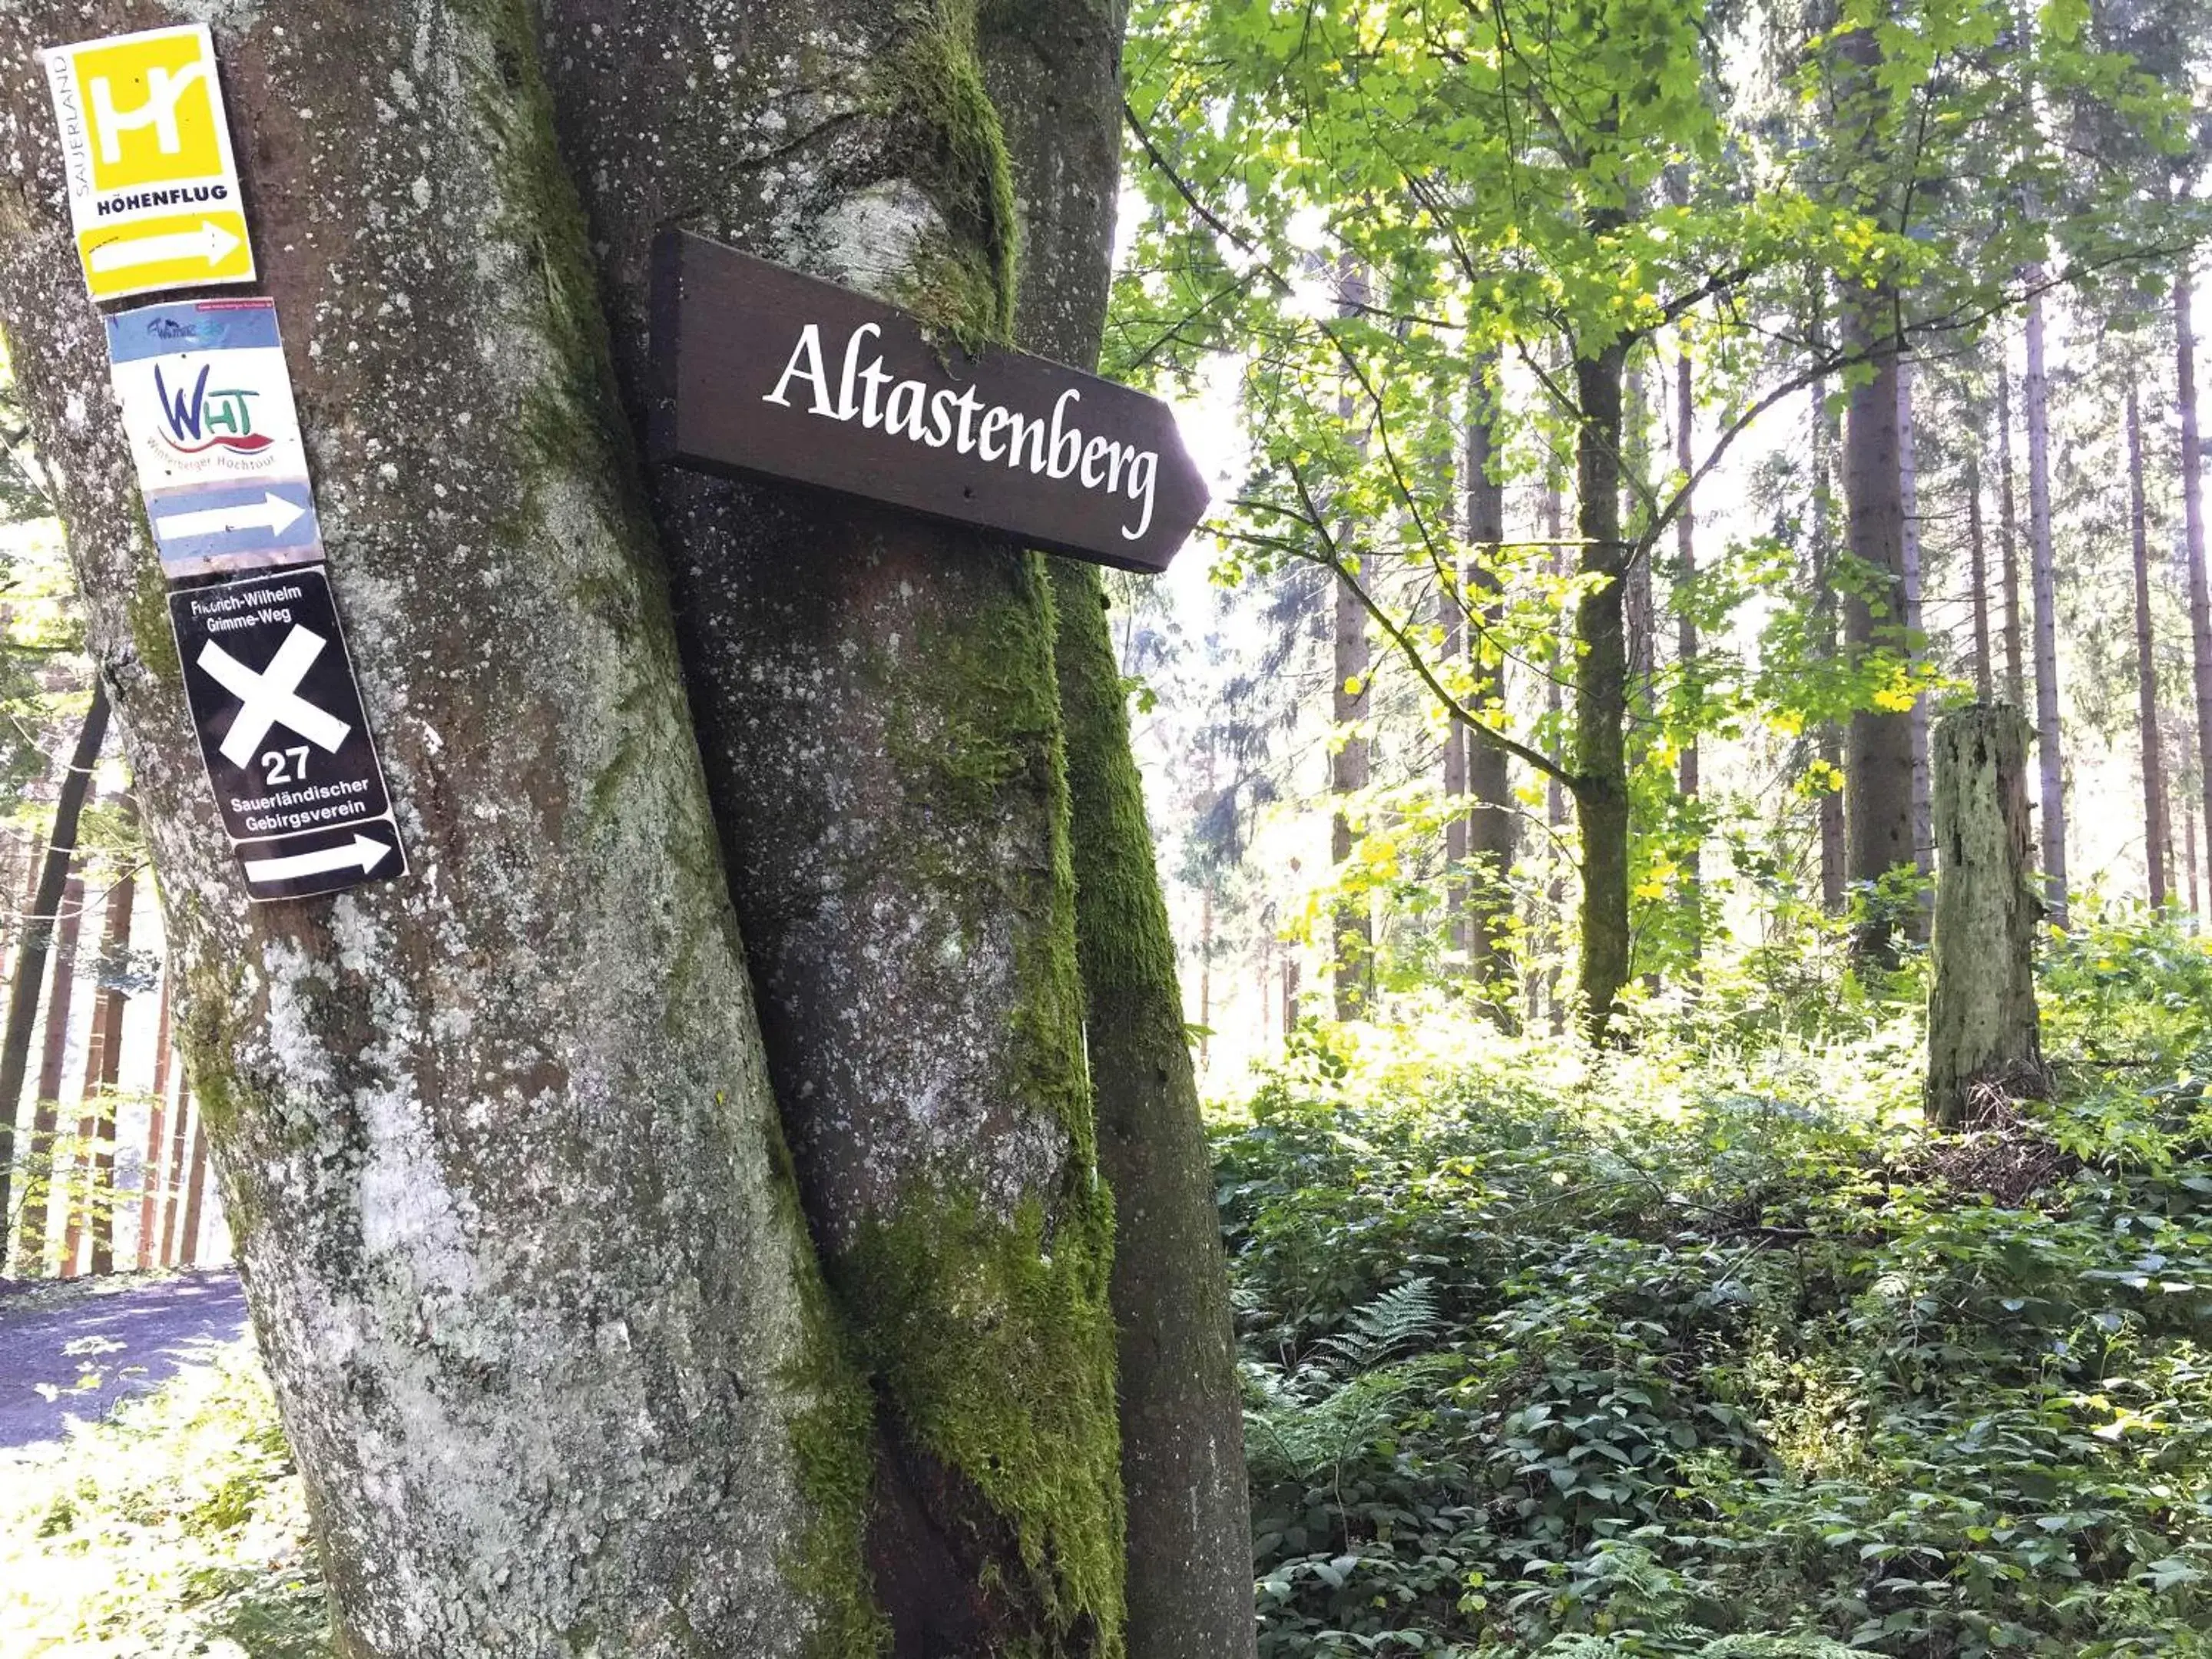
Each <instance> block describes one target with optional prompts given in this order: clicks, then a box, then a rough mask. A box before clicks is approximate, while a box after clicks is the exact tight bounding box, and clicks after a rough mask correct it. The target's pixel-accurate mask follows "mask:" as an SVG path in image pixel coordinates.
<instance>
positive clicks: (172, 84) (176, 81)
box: [89, 63, 208, 167]
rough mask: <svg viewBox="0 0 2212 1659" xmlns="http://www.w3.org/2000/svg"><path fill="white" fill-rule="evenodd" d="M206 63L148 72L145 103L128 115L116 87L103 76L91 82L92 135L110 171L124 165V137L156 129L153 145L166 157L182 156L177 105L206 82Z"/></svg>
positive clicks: (183, 146) (183, 142) (102, 159)
mask: <svg viewBox="0 0 2212 1659" xmlns="http://www.w3.org/2000/svg"><path fill="white" fill-rule="evenodd" d="M207 71H208V66H207V65H206V64H204V63H197V64H185V66H184V68H183V69H181V70H168V69H165V68H155V69H152V70H148V71H147V74H146V101H145V102H144V103H143V104H141V105H140V106H138V107H137V109H135V110H132V111H131V112H130V113H129V114H128V115H125V114H124V113H122V112H120V111H118V109H117V108H116V107H115V90H114V86H113V83H112V82H110V81H109V80H108V78H107V77H106V76H104V75H98V76H94V77H93V78H92V83H91V87H90V88H89V89H90V92H91V94H92V117H93V131H95V132H97V133H98V134H99V135H100V160H101V161H105V162H106V163H107V165H108V166H110V167H119V166H121V165H122V162H123V140H122V135H123V134H125V133H126V132H143V131H145V129H146V128H148V127H151V128H153V129H154V142H155V143H157V144H159V145H160V146H161V154H162V155H179V154H181V153H182V152H183V150H184V148H185V141H184V137H183V135H182V134H180V133H179V131H177V104H178V102H179V100H181V99H182V98H183V97H184V95H185V94H186V93H187V92H190V91H191V89H192V88H194V87H196V86H197V85H198V84H199V83H200V82H202V81H204V80H206V79H207Z"/></svg>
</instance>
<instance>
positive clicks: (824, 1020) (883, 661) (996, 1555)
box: [542, 0, 1124, 1659]
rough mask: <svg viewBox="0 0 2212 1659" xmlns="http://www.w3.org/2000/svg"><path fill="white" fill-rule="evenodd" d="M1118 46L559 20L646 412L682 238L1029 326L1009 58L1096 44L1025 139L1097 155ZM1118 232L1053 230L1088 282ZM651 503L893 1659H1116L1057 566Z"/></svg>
mask: <svg viewBox="0 0 2212 1659" xmlns="http://www.w3.org/2000/svg"><path fill="white" fill-rule="evenodd" d="M1118 27H1119V23H1118V16H1117V15H1115V14H1114V13H1112V12H1110V11H1099V12H1089V11H1085V10H1083V9H1080V8H1073V7H1060V8H1054V9H1048V10H1046V9H1040V10H1037V11H1035V12H1019V13H1016V12H1011V11H1010V12H1008V13H1006V14H1005V15H1001V14H1000V13H997V12H994V11H987V10H986V11H978V12H967V11H963V10H957V9H946V10H941V11H935V10H924V11H921V12H917V11H915V10H914V9H911V8H907V7H902V6H898V5H895V4H892V3H889V0H833V3H829V4H827V5H823V4H812V5H805V6H796V5H794V6H789V7H781V8H772V9H763V8H762V7H759V6H756V5H738V4H734V3H729V0H718V3H710V4H707V5H700V4H697V3H693V0H639V3H635V4H631V5H629V6H627V7H624V8H622V9H619V10H618V11H615V12H611V11H610V9H609V8H607V7H606V6H605V4H603V3H600V0H548V3H546V4H545V5H544V7H543V10H542V28H543V30H544V40H545V45H546V57H547V62H548V64H549V67H550V73H551V79H552V85H553V94H554V107H555V112H556V125H557V126H558V129H559V132H560V138H561V143H562V149H563V150H564V152H565V154H566V155H568V159H569V162H570V166H571V168H572V171H573V173H574V176H575V178H576V179H578V180H579V181H580V184H581V185H582V187H583V193H584V198H585V202H586V207H587V210H588V211H589V213H590V216H591V220H592V240H593V241H594V243H595V245H596V246H597V248H598V250H599V271H600V274H601V279H602V283H603V287H604V292H605V304H606V310H607V314H608V316H609V318H610V319H611V324H612V339H613V345H614V356H615V362H616V364H617V371H618V374H619V377H620V382H621V384H622V386H623V388H624V391H625V394H626V396H627V397H628V398H629V402H630V405H631V407H632V409H633V410H637V409H639V408H641V406H642V389H643V387H644V386H645V385H646V383H647V368H648V362H647V358H648V349H649V348H648V309H649V300H650V276H651V266H650V258H651V249H652V244H653V238H654V236H655V234H657V233H658V232H659V230H660V229H662V228H664V227H665V226H668V225H680V226H683V227H685V228H690V229H693V230H696V231H697V232H699V233H701V234H705V235H708V236H710V237H713V238H714V239H715V240H720V241H723V242H726V243H729V244H732V245H733V246H738V247H742V248H744V249H746V250H748V251H750V252H754V253H757V254H761V255H764V256H766V257H769V258H775V259H778V260H781V261H782V262H783V263H786V264H793V265H797V266H799V267H801V268H803V269H806V270H812V271H814V272H815V273H817V274H818V275H822V276H829V277H831V278H833V279H836V280H838V281H841V282H843V283H847V284H848V285H850V286H853V287H856V288H860V289H865V290H867V291H869V292H872V293H875V294H878V295H882V296H884V297H885V298H887V299H890V300H893V301H897V302H899V303H902V304H903V305H905V306H907V307H908V308H910V309H912V310H915V311H916V312H918V313H921V314H922V315H923V316H924V317H925V318H926V319H928V320H929V321H930V322H932V323H933V324H934V325H936V326H938V327H939V328H941V329H942V330H944V331H945V332H946V333H947V334H948V335H957V336H959V337H966V338H970V339H974V338H979V337H980V338H1000V339H1003V338H1006V337H1008V336H1009V335H1010V333H1011V332H1012V327H1013V325H1014V321H1015V318H1016V314H1017V283H1018V267H1017V258H1016V247H1017V244H1018V240H1019V224H1018V221H1019V208H1018V203H1017V202H1016V199H1015V187H1016V179H1015V174H1014V171H1013V167H1012V157H1011V155H1010V154H1009V147H1008V144H1007V142H1006V131H1005V127H1004V125H1003V123H1002V122H1001V120H1000V115H999V112H998V110H997V108H996V106H995V105H994V102H993V100H992V98H991V96H990V94H989V90H988V86H987V75H988V73H989V70H987V65H990V64H994V63H996V64H999V65H1000V68H1001V69H1005V68H1006V67H1007V66H1008V64H1007V58H1006V54H1007V53H1009V52H1012V51H1014V50H1015V49H1017V48H1019V49H1021V50H1024V51H1027V50H1033V49H1034V50H1042V51H1044V52H1053V51H1055V50H1065V51H1067V52H1070V53H1071V54H1072V56H1073V59H1074V62H1075V65H1076V67H1072V68H1071V70H1070V71H1069V76H1068V79H1067V81H1066V84H1065V86H1064V87H1063V88H1061V89H1060V93H1059V94H1056V95H1057V96H1059V97H1060V98H1061V99H1063V100H1066V101H1064V102H1063V103H1062V105H1061V106H1060V108H1059V109H1058V110H1056V111H1053V112H1050V113H1049V115H1048V113H1047V112H1039V117H1038V118H1040V119H1045V118H1055V119H1066V120H1070V121H1079V122H1081V123H1082V124H1083V125H1084V126H1085V134H1084V137H1083V139H1082V142H1083V143H1087V144H1091V145H1094V146H1095V145H1096V144H1097V143H1100V142H1101V141H1102V140H1101V136H1100V134H1099V133H1098V131H1097V127H1096V120H1097V111H1098V110H1099V109H1100V108H1101V107H1103V100H1104V99H1106V98H1108V97H1109V96H1110V95H1111V93H1112V88H1113V79H1112V77H1113V76H1114V73H1115V64H1116V61H1117V60H1116V56H1115V52H1116V46H1117V44H1118V38H1119V37H1118ZM1056 34H1057V35H1060V36H1061V37H1063V39H1062V40H1060V41H1058V42H1056V41H1055V40H1054V36H1055V35H1056ZM1085 109H1087V110H1091V112H1093V113H1092V114H1091V116H1090V117H1089V118H1085V117H1084V116H1083V115H1081V114H1080V113H1079V112H1080V111H1081V110H1085ZM1103 142H1106V143H1111V142H1112V140H1111V139H1110V138H1106V139H1104V140H1103ZM1086 176H1088V175H1087V174H1086ZM1111 212H1112V204H1111V203H1110V202H1109V201H1104V200H1099V201H1095V202H1094V203H1093V204H1091V210H1090V211H1089V213H1088V214H1087V215H1086V216H1084V217H1083V218H1081V219H1080V220H1077V219H1069V220H1066V221H1059V220H1055V221H1054V224H1055V225H1056V226H1059V227H1061V228H1060V229H1055V230H1054V233H1053V234H1055V235H1059V234H1065V236H1066V238H1067V239H1068V240H1070V241H1072V242H1073V243H1076V244H1079V245H1081V246H1087V247H1088V249H1089V250H1090V256H1089V257H1090V258H1091V259H1092V260H1093V261H1094V262H1095V265H1096V270H1095V272H1094V273H1092V274H1088V275H1086V277H1085V283H1086V284H1087V288H1088V289H1089V290H1090V291H1093V292H1095V289H1096V286H1097V283H1101V282H1103V278H1104V270H1103V265H1104V261H1105V257H1106V249H1107V241H1106V238H1105V233H1104V228H1105V227H1106V226H1107V225H1109V224H1110V221H1111ZM1085 225H1087V226H1088V227H1089V228H1084V227H1085ZM1048 293H1049V294H1050V297H1051V298H1052V299H1053V300H1054V301H1057V302H1059V303H1061V304H1064V305H1066V306H1067V307H1070V308H1071V310H1072V311H1073V312H1074V313H1083V312H1084V311H1085V307H1089V306H1091V305H1093V304H1094V303H1095V301H1093V300H1092V299H1091V298H1090V297H1088V295H1087V294H1086V293H1079V292H1078V291H1077V290H1075V289H1072V288H1071V289H1066V290H1064V291H1048ZM1038 303H1039V304H1040V305H1042V304H1044V303H1045V300H1044V299H1042V298H1041V299H1040V300H1039V301H1038ZM1040 320H1041V322H1042V319H1040ZM648 485H649V489H650V494H651V500H652V507H653V517H654V519H655V520H656V521H657V524H658V526H659V532H660V537H661V539H662V542H663V544H664V546H665V550H666V552H667V556H668V562H669V566H670V571H671V581H672V585H673V588H674V592H675V596H676V599H677V604H678V625H679V633H680V638H681V645H682V649H683V653H684V665H685V668H686V671H687V674H688V678H689V682H690V687H691V690H692V697H693V707H694V712H695V717H696V720H697V722H698V730H699V733H700V737H701V740H702V747H703V750H704V752H705V756H706V761H707V771H708V786H709V789H710V791H711V793H712V795H713V799H714V807H715V816H716V820H717V822H718V823H719V825H720V834H721V842H722V848H723V856H724V860H725V862H726V866H727V868H728V869H729V872H730V880H731V885H732V892H733V894H734V896H735V897H736V900H737V904H738V915H739V919H740V921H741V924H742V926H743V927H744V933H745V940H746V945H747V949H748V951H749V953H750V959H751V963H752V968H753V975H754V983H755V985H756V987H757V992H758V994H759V998H760V1003H761V1009H762V1018H763V1030H764V1032H765V1036H766V1039H767V1047H768V1054H769V1065H770V1068H771V1072H772V1074H773V1076H774V1078H775V1093H776V1098H777V1100H778V1102H779V1103H780V1104H781V1108H782V1111H783V1117H784V1122H785V1125H786V1128H787V1133H788V1135H789V1139H790V1143H791V1148H792V1152H793V1159H794V1163H795V1166H796V1169H797V1172H798V1177H799V1191H800V1194H801V1199H802V1202H803V1206H804V1209H805V1216H806V1218H807V1221H808V1223H809V1225H810V1226H811V1231H812V1232H813V1235H814V1237H815V1239H816V1240H817V1244H818V1247H819V1249H820V1250H821V1252H822V1254H823V1261H824V1266H825V1268H826V1270H827V1273H828V1275H829V1282H830V1285H831V1290H832V1303H833V1311H834V1314H835V1320H836V1325H837V1326H838V1327H839V1328H841V1329H842V1332H843V1333H844V1334H845V1335H846V1336H847V1338H848V1340H849V1342H850V1344H851V1346H852V1350H853V1352H854V1354H855V1356H856V1357H857V1359H858V1361H859V1363H860V1365H861V1367H862V1368H863V1370H864V1371H865V1374H866V1379H867V1382H868V1383H869V1385H870V1387H871V1389H872V1393H873V1395H874V1401H875V1409H874V1411H873V1413H872V1419H873V1435H874V1440H873V1450H872V1458H871V1460H870V1467H869V1468H867V1469H866V1471H865V1472H864V1473H863V1475H862V1486H863V1489H864V1492H865V1495H866V1499H867V1501H866V1518H867V1547H866V1559H867V1562H868V1565H869V1566H870V1569H871V1571H872V1580H873V1586H874V1590H875V1595H876V1598H877V1600H878V1602H879V1603H880V1605H881V1607H882V1608H883V1611H884V1613H885V1615H886V1616H887V1618H888V1620H889V1624H890V1631H891V1640H892V1642H893V1644H894V1651H895V1652H896V1654H898V1655H900V1656H906V1655H909V1654H911V1655H916V1656H921V1655H939V1654H945V1655H950V1654H959V1655H963V1656H965V1655H969V1654H974V1655H979V1656H981V1655H990V1656H997V1655H1006V1656H1010V1659H1011V1656H1017V1655H1018V1656H1023V1659H1027V1656H1030V1655H1035V1656H1038V1659H1060V1656H1071V1659H1072V1656H1077V1655H1083V1656H1090V1655H1094V1654H1095V1655H1099V1656H1111V1655H1115V1654H1117V1653H1119V1652H1120V1651H1121V1647H1122V1644H1123V1625H1124V1620H1123V1613H1124V1596H1123V1577H1124V1567H1123V1550H1124V1543H1123V1521H1122V1501H1123V1500H1122V1492H1121V1480H1120V1467H1121V1451H1120V1446H1119V1436H1118V1430H1117V1425H1116V1401H1115V1376H1114V1340H1115V1337H1114V1327H1113V1321H1112V1315H1111V1311H1110V1307H1109V1274H1110V1268H1111V1260H1112V1243H1113V1238H1112V1233H1113V1212H1112V1206H1111V1202H1110V1200H1109V1196H1108V1194H1107V1192H1106V1190H1105V1188H1104V1187H1103V1185H1102V1184H1101V1182H1100V1181H1099V1179H1098V1158H1097V1126H1096V1120H1095V1118H1094V1115H1093V1103H1092V1097H1091V1077H1090V1075H1088V1074H1087V1073H1086V1070H1085V1054H1084V1032H1083V1012H1084V1007H1083V986H1082V983H1081V981H1080V979H1079V971H1078V955H1077V951H1078V940H1077V932H1076V921H1075V882H1074V872H1073V865H1072V857H1073V854H1072V848H1071V846H1070V840H1069V823H1068V787H1067V775H1066V750H1065V748H1064V744H1063V733H1062V729H1061V723H1060V706H1059V690H1058V685H1057V682H1056V678H1055V670H1054V653H1053V647H1054V613H1053V606H1052V602H1051V596H1050V587H1049V583H1048V580H1047V577H1046V574H1045V571H1044V568H1043V564H1042V560H1041V559H1040V558H1039V557H1038V556H1036V555H1034V554H1031V553H1027V552H1024V551H1023V550H1020V549H1018V548H1017V547H1014V546H1012V545H1010V544H1007V543H1006V541H1005V540H1004V539H1003V538H995V537H991V536H987V535H984V534H982V533H980V532H972V531H963V530H960V529H957V528H952V527H947V526H939V525H934V524H927V523H924V522H922V521H921V520H916V519H914V518H912V517H910V516H908V515H903V514H899V513H891V512H889V511H884V510H879V509H877V508H873V507H866V506H862V505H857V504H854V505H848V504H844V503H842V502H838V501H831V500H829V499H826V498H824V497H822V496H820V495H814V494H811V493H809V492H805V491H801V490H799V489H791V488H784V487H778V486H775V485H771V484H741V483H730V482H725V481H721V480H717V479H713V478H708V477H703V476H701V475H696V474H689V473H684V472H681V471H673V470H659V471H655V472H654V473H653V475H652V476H651V477H649V479H648Z"/></svg>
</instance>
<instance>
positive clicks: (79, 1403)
mask: <svg viewBox="0 0 2212 1659" xmlns="http://www.w3.org/2000/svg"><path fill="white" fill-rule="evenodd" d="M244 1334H246V1297H245V1293H244V1292H243V1291H241V1290H240V1288H239V1283H238V1278H237V1275H236V1274H234V1273H230V1272H228V1271H214V1272H207V1273H165V1274H161V1275H158V1276H155V1275H149V1274H143V1273H133V1274H129V1275H124V1276H118V1277H115V1278H112V1279H99V1280H91V1279H64V1280H62V1281H60V1282H59V1283H58V1284H43V1285H6V1286H0V1451H7V1450H11V1449H16V1448H20V1447H25V1446H31V1445H35V1444H38V1443H41V1442H46V1441H57V1440H59V1439H61V1438H62V1437H63V1435H64V1433H65V1432H66V1431H67V1429H68V1425H69V1422H70V1419H72V1418H75V1419H80V1420H82V1421H91V1420H93V1419H98V1418H102V1417H105V1416H106V1414H107V1413H108V1412H109V1411H111V1410H112V1408H113V1407H114V1406H115V1404H116V1402H117V1401H119V1400H121V1399H123V1398H124V1397H125V1396H126V1395H132V1394H142V1393H145V1392H147V1391H148V1390H150V1389H155V1388H158V1387H160V1386H161V1384H162V1383H166V1382H167V1381H168V1380H169V1379H170V1378H171V1377H173V1376H175V1375H176V1374H177V1373H178V1372H179V1370H182V1369H184V1367H185V1366H187V1365H191V1364H207V1363H208V1362H209V1361H210V1359H211V1358H213V1357H214V1355H215V1352H216V1350H217V1349H218V1348H220V1347H221V1346H223V1345H225V1344H228V1343H231V1342H235V1341H236V1340H238V1339H239V1338H240V1337H241V1336H243V1335H244Z"/></svg>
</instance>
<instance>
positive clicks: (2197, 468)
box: [2173, 264, 2212, 892]
mask: <svg viewBox="0 0 2212 1659" xmlns="http://www.w3.org/2000/svg"><path fill="white" fill-rule="evenodd" d="M2194 282H2195V273H2194V272H2193V271H2192V270H2191V269H2190V268H2189V266H2188V265H2187V264H2183V266H2182V268H2181V270H2180V272H2179V274H2178V275H2177V276H2176V277H2175V279H2174V284H2173V339H2174V376H2175V379H2176V380H2177V381H2178V382H2179V386H2180V402H2181V509H2182V526H2183V535H2184V538H2185V546H2186V548H2187V550H2188V556H2189V642H2190V664H2191V676H2192V678H2193V681H2194V684H2195V688H2196V692H2197V787H2198V791H2199V793H2198V795H2197V801H2196V803H2194V805H2197V808H2198V809H2199V810H2197V811H2196V813H2195V814H2194V816H2195V818H2196V820H2197V823H2195V824H2193V825H2191V828H2190V830H2189V858H2190V864H2191V869H2192V870H2193V869H2194V868H2195V867H2196V860H2197V848H2198V842H2197V829H2198V828H2199V827H2212V591H2208V588H2207V585H2206V580H2205V572H2204V454H2203V446H2202V445H2201V444H2200V443H2199V442H2198V440H2197V332H2196V328H2195V326H2194V324H2193V322H2192V319H2191V314H2190V301H2191V298H2192V295H2191V287H2192V285H2193V283H2194ZM2196 886H2197V878H2196V877H2195V876H2194V875H2191V878H2190V887H2191V891H2192V892H2193V891H2194V890H2195V889H2196Z"/></svg>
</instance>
